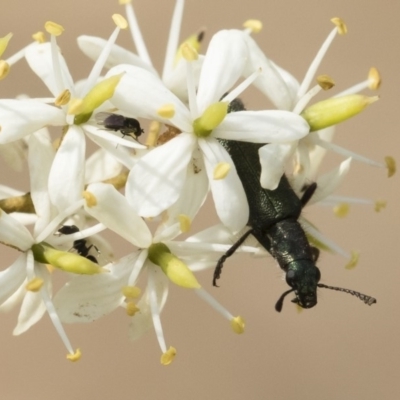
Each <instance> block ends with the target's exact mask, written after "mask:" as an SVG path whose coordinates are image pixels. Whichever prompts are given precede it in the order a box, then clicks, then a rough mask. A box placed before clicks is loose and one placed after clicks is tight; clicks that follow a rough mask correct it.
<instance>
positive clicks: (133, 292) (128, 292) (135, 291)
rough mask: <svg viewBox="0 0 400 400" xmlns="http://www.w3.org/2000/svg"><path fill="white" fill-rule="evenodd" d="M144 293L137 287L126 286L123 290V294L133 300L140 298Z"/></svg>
mask: <svg viewBox="0 0 400 400" xmlns="http://www.w3.org/2000/svg"><path fill="white" fill-rule="evenodd" d="M141 292H142V291H141V290H140V288H138V287H137V286H124V287H123V288H122V294H123V295H124V296H125V297H127V298H131V299H136V298H138V297H139V296H140V293H141Z"/></svg>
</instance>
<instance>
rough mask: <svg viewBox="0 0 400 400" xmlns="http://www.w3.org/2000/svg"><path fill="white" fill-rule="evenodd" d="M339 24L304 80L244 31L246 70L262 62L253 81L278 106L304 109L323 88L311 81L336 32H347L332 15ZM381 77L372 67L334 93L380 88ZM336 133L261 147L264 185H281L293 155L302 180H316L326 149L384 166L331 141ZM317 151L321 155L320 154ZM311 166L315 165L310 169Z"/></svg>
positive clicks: (312, 134)
mask: <svg viewBox="0 0 400 400" xmlns="http://www.w3.org/2000/svg"><path fill="white" fill-rule="evenodd" d="M332 22H333V23H334V24H335V25H336V27H335V28H334V29H333V30H332V31H331V32H330V34H329V35H328V37H327V39H326V40H325V42H324V43H323V45H322V46H321V49H320V50H319V52H318V54H317V55H316V57H315V59H314V60H313V62H312V63H311V65H310V67H309V69H308V71H307V73H306V75H305V77H304V79H303V81H302V82H301V84H300V83H299V82H298V81H297V80H296V79H295V78H294V77H293V76H292V75H290V74H289V73H288V72H287V71H285V70H283V69H282V68H280V67H279V66H277V65H276V64H275V63H274V62H273V61H271V60H269V59H268V58H267V57H266V56H265V55H264V53H263V52H262V51H261V49H260V48H259V47H258V46H257V44H256V43H255V41H254V40H253V39H252V38H251V37H250V36H249V35H248V33H249V32H246V33H244V38H245V40H246V43H247V45H248V46H249V55H250V57H249V63H248V64H247V66H246V74H245V75H250V74H251V73H252V70H253V69H254V67H255V66H261V67H262V72H261V74H260V76H259V77H258V78H257V79H256V80H255V82H254V84H255V86H257V88H258V89H260V90H261V91H262V92H263V93H264V94H265V95H266V96H267V97H268V98H269V99H270V100H271V101H272V102H273V103H274V104H275V106H276V107H277V108H278V109H284V110H291V111H293V112H295V113H301V112H302V111H303V110H304V108H305V107H306V105H307V103H308V102H309V101H310V100H311V99H312V98H313V97H314V96H315V95H316V94H317V93H318V92H319V91H320V90H321V86H319V85H317V86H315V87H313V88H311V89H309V86H310V83H311V81H312V79H313V77H314V75H315V73H316V71H317V69H318V67H319V65H320V63H321V61H322V59H323V58H324V55H325V53H326V51H327V50H328V48H329V46H330V44H331V43H332V41H333V39H334V38H335V36H336V35H337V33H340V34H345V33H346V31H347V28H346V26H345V24H344V23H343V21H342V20H340V19H338V18H334V19H332ZM379 83H380V78H379V75H378V73H377V71H376V70H375V69H372V70H371V72H370V75H369V77H368V79H367V80H365V81H363V82H361V83H359V84H357V85H354V86H353V87H351V88H349V89H347V90H346V91H343V92H341V93H339V94H337V95H336V96H335V97H336V98H338V97H340V96H345V95H349V94H354V93H357V92H359V91H361V90H363V89H365V88H367V87H369V88H371V89H377V88H378V87H379ZM333 134H334V127H329V128H326V129H323V130H320V131H315V132H310V134H309V135H307V136H306V137H304V138H303V139H300V140H298V141H293V142H288V143H285V144H281V143H279V144H275V143H272V144H269V145H268V146H266V147H263V148H262V149H260V161H261V166H262V174H261V179H260V181H261V186H262V187H264V188H267V189H271V190H273V189H275V188H276V187H277V186H278V183H279V180H280V177H281V176H282V174H283V173H284V172H285V168H286V166H287V164H288V162H289V161H290V160H291V159H293V158H294V159H295V163H294V174H299V173H300V174H301V175H302V179H303V183H304V182H306V181H307V180H313V179H315V176H316V170H317V168H318V165H319V163H317V162H316V157H318V158H319V160H321V159H322V157H323V155H324V154H325V151H326V149H331V150H333V151H336V152H339V153H340V154H342V155H343V156H345V157H352V158H353V159H355V160H359V161H363V162H366V163H368V164H370V165H374V166H379V167H384V166H385V165H383V164H382V163H377V162H375V161H372V160H369V159H367V158H365V157H362V156H359V155H358V154H356V153H354V152H351V151H348V150H346V149H343V148H341V147H339V146H337V145H333V144H331V143H330V142H331V140H332V138H333ZM311 153H315V155H314V156H313V157H314V161H313V162H310V160H309V159H308V158H309V157H310V154H311ZM317 154H318V155H317ZM311 166H312V168H314V169H310V168H311Z"/></svg>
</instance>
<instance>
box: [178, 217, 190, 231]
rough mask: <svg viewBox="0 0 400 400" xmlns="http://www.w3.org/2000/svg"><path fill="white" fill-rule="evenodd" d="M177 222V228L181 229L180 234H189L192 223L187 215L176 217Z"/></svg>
mask: <svg viewBox="0 0 400 400" xmlns="http://www.w3.org/2000/svg"><path fill="white" fill-rule="evenodd" d="M178 220H179V226H180V228H181V232H182V233H185V232H189V231H190V227H191V225H192V221H191V219H190V217H189V216H188V215H185V214H179V215H178Z"/></svg>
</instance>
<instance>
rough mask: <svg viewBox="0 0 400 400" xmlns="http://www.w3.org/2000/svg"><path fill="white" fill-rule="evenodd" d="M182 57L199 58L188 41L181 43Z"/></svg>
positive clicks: (188, 58) (191, 59) (186, 58)
mask: <svg viewBox="0 0 400 400" xmlns="http://www.w3.org/2000/svg"><path fill="white" fill-rule="evenodd" d="M181 52H182V57H183V58H184V59H185V60H186V61H196V60H197V59H198V58H199V53H197V50H196V49H195V48H194V47H193V46H192V45H191V44H190V43H183V44H182V46H181Z"/></svg>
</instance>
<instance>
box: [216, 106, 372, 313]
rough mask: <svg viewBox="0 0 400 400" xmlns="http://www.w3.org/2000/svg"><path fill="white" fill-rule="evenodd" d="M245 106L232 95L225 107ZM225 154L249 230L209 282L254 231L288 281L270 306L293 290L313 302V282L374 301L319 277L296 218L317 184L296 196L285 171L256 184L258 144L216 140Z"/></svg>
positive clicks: (314, 252) (303, 302)
mask: <svg viewBox="0 0 400 400" xmlns="http://www.w3.org/2000/svg"><path fill="white" fill-rule="evenodd" d="M239 110H244V106H243V103H242V102H241V100H239V99H236V100H234V101H233V102H232V103H231V104H230V107H229V109H228V111H230V112H233V111H239ZM219 141H220V143H221V144H222V145H223V146H224V147H225V149H226V150H227V151H228V153H229V154H230V156H231V158H232V160H233V162H234V164H235V167H236V170H237V173H238V175H239V178H240V180H241V181H242V184H243V188H244V191H245V193H246V196H247V201H248V203H249V209H250V216H249V221H248V226H250V230H248V231H247V232H246V233H245V234H244V235H243V236H242V237H241V238H240V239H239V240H238V241H237V242H236V243H235V244H234V245H233V246H232V247H231V248H230V249H229V250H228V251H227V253H225V254H224V255H223V256H222V257H221V258H220V259H219V261H218V264H217V267H216V268H215V271H214V279H213V284H214V286H217V284H216V282H217V279H219V277H220V275H221V271H222V267H223V263H224V261H225V260H226V258H228V257H230V256H231V255H232V254H233V253H234V252H235V251H236V249H238V248H239V246H240V245H241V244H242V243H243V242H244V241H245V240H246V238H247V237H248V236H249V235H253V236H254V237H255V238H256V239H257V240H258V242H259V243H260V244H261V245H262V246H263V247H264V248H265V249H266V250H267V251H268V252H269V253H270V254H271V255H272V256H273V257H274V258H275V259H276V261H277V262H278V264H279V266H280V267H281V268H282V269H283V271H285V273H286V282H287V284H288V285H289V286H290V287H291V289H290V290H288V291H286V292H285V293H283V294H282V296H281V297H280V298H279V300H278V302H277V303H276V306H275V309H276V310H277V311H281V309H282V306H283V300H284V298H285V296H286V295H287V294H289V293H291V292H294V294H295V296H296V297H295V298H294V299H293V300H292V301H293V302H294V303H297V304H298V305H299V306H301V307H303V308H311V307H314V306H315V305H316V304H317V288H318V287H320V288H328V289H333V290H338V291H341V292H345V293H350V294H351V295H353V296H356V297H358V298H359V299H361V300H363V301H364V302H365V303H366V304H368V305H371V304H374V303H376V299H374V298H373V297H370V296H367V295H364V294H362V293H359V292H355V291H353V290H350V289H343V288H337V287H331V286H326V285H324V284H322V283H319V280H320V278H321V273H320V271H319V269H318V268H317V267H316V266H315V263H316V261H317V259H318V255H319V250H318V249H317V248H315V247H312V246H311V245H310V243H309V242H308V239H307V237H306V234H305V232H304V230H303V228H302V227H301V225H300V223H299V222H298V218H299V216H300V214H301V211H302V208H303V207H304V206H305V204H307V202H308V201H309V200H310V198H311V197H312V195H313V194H314V192H315V190H316V188H317V185H316V183H313V184H311V185H309V186H308V187H307V188H305V190H304V192H303V195H302V197H301V198H300V199H299V198H298V197H297V195H296V193H295V192H294V191H293V189H292V187H291V186H290V183H289V181H288V179H287V177H286V176H285V175H283V176H282V178H281V180H280V182H279V185H278V187H277V188H276V189H275V190H267V189H264V188H262V187H261V185H260V174H261V165H260V162H259V155H258V149H259V148H260V147H261V146H263V145H262V144H256V143H246V142H237V141H232V140H219Z"/></svg>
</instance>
